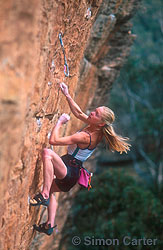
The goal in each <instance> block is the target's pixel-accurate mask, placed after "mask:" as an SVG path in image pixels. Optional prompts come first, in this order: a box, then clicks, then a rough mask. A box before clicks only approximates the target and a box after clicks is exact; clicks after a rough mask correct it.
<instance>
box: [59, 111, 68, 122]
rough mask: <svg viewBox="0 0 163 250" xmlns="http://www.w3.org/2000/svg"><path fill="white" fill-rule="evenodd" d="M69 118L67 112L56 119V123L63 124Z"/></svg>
mask: <svg viewBox="0 0 163 250" xmlns="http://www.w3.org/2000/svg"><path fill="white" fill-rule="evenodd" d="M69 120H70V116H69V115H68V114H65V113H64V114H62V115H61V116H60V117H59V119H58V122H57V123H60V124H65V123H67V122H68V121H69Z"/></svg>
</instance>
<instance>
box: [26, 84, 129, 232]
mask: <svg viewBox="0 0 163 250" xmlns="http://www.w3.org/2000/svg"><path fill="white" fill-rule="evenodd" d="M60 88H61V90H62V93H63V94H64V95H65V97H66V99H67V102H68V104H69V106H70V109H71V111H72V113H73V114H74V115H75V116H76V118H78V119H80V120H81V121H83V122H85V123H86V124H87V126H86V127H85V128H84V129H83V130H81V131H78V132H77V133H75V134H73V135H70V136H65V137H60V136H59V130H60V128H61V127H62V125H63V124H65V123H66V122H67V121H68V115H66V114H63V115H61V117H60V118H59V119H58V121H57V123H56V125H55V126H54V128H53V129H52V132H51V136H50V139H49V143H50V144H51V145H55V146H65V145H68V148H67V154H66V155H64V156H62V157H59V156H58V155H57V154H56V153H55V152H54V151H53V150H51V149H47V148H45V149H44V150H43V153H42V160H43V190H42V191H41V192H40V193H39V194H37V195H35V196H34V197H33V198H32V199H30V205H32V206H38V205H44V206H47V207H48V219H47V221H46V223H43V224H40V225H39V226H36V225H34V229H35V230H36V231H38V232H42V233H45V234H47V235H51V234H52V232H53V228H54V227H55V226H54V220H55V215H56V209H57V202H56V200H55V196H54V195H53V193H54V192H68V191H69V190H70V189H71V188H72V187H73V186H74V185H75V184H76V183H77V181H78V179H79V175H80V168H81V166H82V163H83V162H84V161H86V160H87V159H88V157H90V156H91V155H92V153H93V152H94V150H95V148H96V147H97V145H98V144H99V142H100V141H101V140H102V138H103V137H105V139H106V142H107V144H108V146H109V149H110V150H111V151H118V152H120V153H122V152H126V153H127V150H130V144H128V143H127V142H126V141H127V140H128V138H123V137H122V136H119V135H117V134H116V133H115V131H114V128H113V125H112V123H113V121H114V119H115V117H114V113H113V111H112V110H111V109H109V108H108V107H105V106H102V107H98V108H96V109H95V110H94V111H92V112H91V113H90V115H89V116H87V115H86V114H85V113H83V112H82V110H81V109H80V107H79V106H78V105H77V104H76V103H75V101H74V100H73V99H72V97H71V96H70V94H69V92H68V87H67V86H66V84H64V83H61V84H60ZM54 175H55V176H56V178H55V179H54Z"/></svg>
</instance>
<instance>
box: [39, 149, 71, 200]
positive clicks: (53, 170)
mask: <svg viewBox="0 0 163 250" xmlns="http://www.w3.org/2000/svg"><path fill="white" fill-rule="evenodd" d="M42 159H43V176H44V177H43V178H44V182H43V190H42V192H41V194H42V195H43V197H44V198H46V199H48V198H49V192H50V188H51V186H52V183H53V180H54V175H55V176H56V177H57V179H63V178H64V177H65V176H66V174H67V167H66V166H65V164H64V162H63V161H62V159H61V158H60V157H59V156H58V155H57V154H56V153H55V152H54V151H52V150H51V149H46V148H45V149H44V150H43V154H42ZM57 188H58V187H57V186H56V187H55V189H57ZM53 192H54V191H53ZM55 192H60V190H59V188H58V190H56V191H55Z"/></svg>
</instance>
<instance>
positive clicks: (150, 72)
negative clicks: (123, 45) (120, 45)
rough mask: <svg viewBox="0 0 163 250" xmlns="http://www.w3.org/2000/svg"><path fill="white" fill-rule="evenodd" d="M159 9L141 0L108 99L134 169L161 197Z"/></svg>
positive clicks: (161, 27) (154, 1) (162, 91)
mask: <svg viewBox="0 0 163 250" xmlns="http://www.w3.org/2000/svg"><path fill="white" fill-rule="evenodd" d="M161 8H162V5H161V1H160V0H150V1H143V2H142V6H141V8H140V11H139V12H138V14H137V16H136V17H135V18H134V20H133V33H135V34H136V35H137V38H136V40H135V42H134V44H133V47H132V50H131V55H130V57H129V58H128V60H127V62H126V64H125V66H124V68H123V69H122V70H121V73H120V77H119V79H118V80H117V81H116V83H115V84H114V85H113V89H112V93H111V96H110V100H109V105H110V107H111V108H112V109H113V110H115V112H116V114H117V118H118V119H117V120H118V126H119V128H121V129H122V128H124V130H125V131H126V132H125V134H126V133H127V135H128V137H130V138H131V143H132V152H131V154H130V156H131V158H132V159H133V165H134V168H135V170H136V172H137V173H138V174H139V175H140V176H141V177H142V178H144V180H145V182H146V184H147V185H148V187H149V188H151V189H152V190H153V192H155V194H157V195H159V196H160V198H161V197H162V191H163V185H162V178H163V166H162V155H163V152H162V150H161V146H162V145H161V134H162V127H163V126H162V125H163V122H162V117H163V116H162V110H163V105H162V100H163V88H162V82H163V77H162V76H163V74H162V72H163V63H162V56H163V55H162V52H163V48H162V34H163V25H162V16H161V15H162V13H161ZM140 159H141V163H140V162H139V160H140Z"/></svg>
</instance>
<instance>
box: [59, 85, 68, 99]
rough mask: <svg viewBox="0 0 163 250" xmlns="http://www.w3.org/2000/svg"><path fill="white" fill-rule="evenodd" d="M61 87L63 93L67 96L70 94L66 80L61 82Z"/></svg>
mask: <svg viewBox="0 0 163 250" xmlns="http://www.w3.org/2000/svg"><path fill="white" fill-rule="evenodd" d="M60 88H61V90H62V93H63V94H64V95H65V96H68V95H69V92H68V87H67V85H66V84H65V83H64V82H61V83H60Z"/></svg>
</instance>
